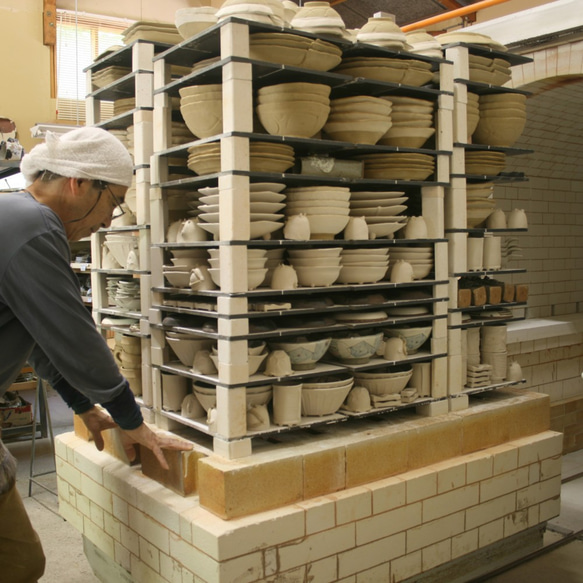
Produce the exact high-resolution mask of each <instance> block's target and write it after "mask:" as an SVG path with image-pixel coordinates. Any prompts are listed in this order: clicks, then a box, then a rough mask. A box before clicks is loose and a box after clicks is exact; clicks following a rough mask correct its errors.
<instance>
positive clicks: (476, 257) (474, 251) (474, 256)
mask: <svg viewBox="0 0 583 583" xmlns="http://www.w3.org/2000/svg"><path fill="white" fill-rule="evenodd" d="M482 269H484V239H483V238H482V237H468V271H481V270H482Z"/></svg>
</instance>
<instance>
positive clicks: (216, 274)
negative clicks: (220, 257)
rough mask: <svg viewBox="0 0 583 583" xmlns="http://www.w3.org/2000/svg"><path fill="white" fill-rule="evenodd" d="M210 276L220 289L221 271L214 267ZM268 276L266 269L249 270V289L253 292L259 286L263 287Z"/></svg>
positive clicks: (210, 270) (210, 271)
mask: <svg viewBox="0 0 583 583" xmlns="http://www.w3.org/2000/svg"><path fill="white" fill-rule="evenodd" d="M209 274H210V276H211V279H212V280H213V281H214V282H215V284H216V285H218V286H219V287H220V286H221V276H220V269H219V268H217V267H213V268H211V269H209ZM266 275H267V269H266V268H261V269H247V289H248V290H253V289H255V288H256V287H258V286H259V285H261V284H262V283H263V280H264V279H265V276H266Z"/></svg>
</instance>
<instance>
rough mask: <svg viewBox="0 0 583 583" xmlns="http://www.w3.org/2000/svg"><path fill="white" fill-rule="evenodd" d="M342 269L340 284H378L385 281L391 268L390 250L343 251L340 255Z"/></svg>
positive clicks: (339, 278)
mask: <svg viewBox="0 0 583 583" xmlns="http://www.w3.org/2000/svg"><path fill="white" fill-rule="evenodd" d="M340 263H341V265H342V269H341V270H340V275H339V276H338V280H337V281H338V283H344V284H350V283H358V284H363V283H376V282H377V281H380V280H381V279H383V277H384V276H385V274H386V273H387V269H388V268H389V250H388V249H386V248H378V249H372V248H371V249H343V250H342V253H341V254H340Z"/></svg>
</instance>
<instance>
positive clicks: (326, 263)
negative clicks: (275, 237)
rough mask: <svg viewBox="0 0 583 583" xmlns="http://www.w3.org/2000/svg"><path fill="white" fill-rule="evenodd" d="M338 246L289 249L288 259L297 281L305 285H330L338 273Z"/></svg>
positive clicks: (339, 250) (339, 249) (339, 251)
mask: <svg viewBox="0 0 583 583" xmlns="http://www.w3.org/2000/svg"><path fill="white" fill-rule="evenodd" d="M341 251H342V249H341V248H340V247H330V248H324V249H319V248H316V249H289V250H288V259H289V262H290V264H291V265H292V267H293V268H294V270H295V272H296V274H297V276H298V283H299V284H300V285H301V286H305V287H316V286H317V287H325V286H329V285H332V284H333V283H334V282H335V281H336V280H337V279H338V276H339V275H340V268H341V266H340V253H341Z"/></svg>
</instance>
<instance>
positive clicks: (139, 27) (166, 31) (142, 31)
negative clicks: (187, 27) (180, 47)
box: [122, 20, 182, 45]
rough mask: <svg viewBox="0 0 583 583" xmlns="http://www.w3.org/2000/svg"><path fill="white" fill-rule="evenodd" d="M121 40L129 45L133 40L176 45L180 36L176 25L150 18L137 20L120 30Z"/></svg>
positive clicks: (180, 38) (180, 39)
mask: <svg viewBox="0 0 583 583" xmlns="http://www.w3.org/2000/svg"><path fill="white" fill-rule="evenodd" d="M122 36H123V42H124V44H125V45H129V44H130V43H132V42H133V41H135V40H145V41H151V42H160V43H166V44H169V45H177V44H178V43H180V42H182V36H181V35H180V33H179V32H178V29H177V28H176V25H174V24H166V23H164V22H156V21H150V20H138V21H137V22H134V23H133V24H132V25H131V26H130V27H129V28H126V29H125V30H124V31H123V32H122Z"/></svg>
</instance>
